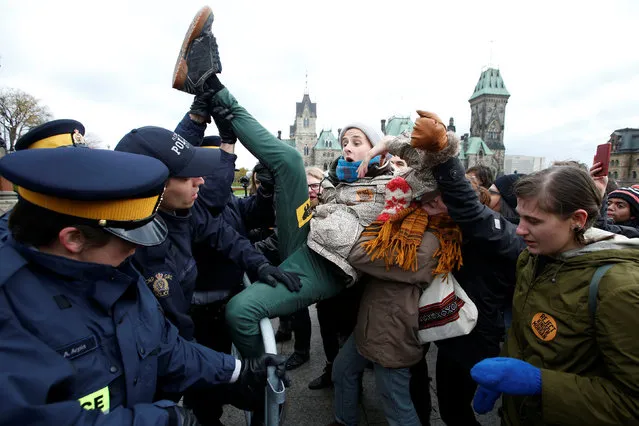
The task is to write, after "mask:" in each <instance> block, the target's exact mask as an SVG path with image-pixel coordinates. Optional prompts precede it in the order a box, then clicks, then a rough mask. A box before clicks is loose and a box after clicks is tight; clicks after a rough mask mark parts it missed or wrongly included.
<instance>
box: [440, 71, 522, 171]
mask: <svg viewBox="0 0 639 426" xmlns="http://www.w3.org/2000/svg"><path fill="white" fill-rule="evenodd" d="M508 98H510V93H508V90H506V85H505V84H504V80H503V79H502V77H501V73H500V72H499V70H498V69H495V68H487V69H486V70H484V71H482V73H481V75H480V76H479V81H478V82H477V85H475V90H474V91H473V94H472V95H471V97H470V99H468V102H469V103H470V135H467V134H465V135H463V136H462V137H461V140H462V146H461V152H460V154H459V158H460V159H461V160H462V161H463V162H464V165H465V166H466V168H468V167H471V166H473V165H476V164H484V165H487V166H489V167H491V168H492V169H493V170H494V171H495V176H500V175H502V174H503V173H504V156H505V152H506V147H505V145H504V129H505V123H506V104H507V103H508ZM451 125H452V126H453V129H454V122H453V121H452V118H451V124H450V125H449V129H450V126H451Z"/></svg>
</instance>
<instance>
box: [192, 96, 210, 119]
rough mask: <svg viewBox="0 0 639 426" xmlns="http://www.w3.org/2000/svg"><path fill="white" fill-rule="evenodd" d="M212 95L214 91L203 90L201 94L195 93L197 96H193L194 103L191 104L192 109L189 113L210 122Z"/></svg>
mask: <svg viewBox="0 0 639 426" xmlns="http://www.w3.org/2000/svg"><path fill="white" fill-rule="evenodd" d="M212 97H213V92H203V93H200V94H199V95H195V98H193V103H192V104H191V109H190V110H189V114H193V115H197V116H199V117H202V118H203V119H204V121H205V122H206V123H210V122H211V113H210V110H211V98H212Z"/></svg>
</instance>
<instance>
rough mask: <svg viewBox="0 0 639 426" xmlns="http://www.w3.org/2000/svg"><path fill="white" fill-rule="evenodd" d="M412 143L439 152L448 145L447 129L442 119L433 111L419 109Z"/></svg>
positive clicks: (420, 147) (411, 138) (412, 134)
mask: <svg viewBox="0 0 639 426" xmlns="http://www.w3.org/2000/svg"><path fill="white" fill-rule="evenodd" d="M417 114H419V117H418V118H417V120H415V126H414V127H413V133H411V137H410V144H411V145H412V146H414V147H415V148H419V149H424V150H426V151H429V152H439V151H441V150H442V149H444V148H446V145H448V136H447V135H446V133H447V129H446V126H445V125H444V123H443V122H442V120H441V119H440V118H439V117H438V116H437V114H434V113H432V112H426V111H422V110H417Z"/></svg>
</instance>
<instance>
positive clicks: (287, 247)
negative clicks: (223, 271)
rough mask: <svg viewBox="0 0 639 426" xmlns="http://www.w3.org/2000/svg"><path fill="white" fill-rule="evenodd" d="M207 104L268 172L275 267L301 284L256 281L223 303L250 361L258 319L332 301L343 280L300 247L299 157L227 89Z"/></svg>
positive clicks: (304, 211)
mask: <svg viewBox="0 0 639 426" xmlns="http://www.w3.org/2000/svg"><path fill="white" fill-rule="evenodd" d="M213 104H214V105H215V106H224V107H226V108H228V109H230V110H231V112H232V114H233V116H234V119H233V121H232V122H233V131H234V132H235V134H236V135H237V137H238V138H239V140H240V141H241V142H242V145H244V146H245V147H246V149H248V150H249V152H250V153H251V154H253V155H254V156H255V157H256V158H258V159H259V160H260V162H262V164H264V165H265V166H266V167H267V168H268V169H269V170H271V172H272V173H273V177H274V179H275V212H276V215H275V216H276V226H277V231H278V238H279V249H280V255H281V256H282V259H286V260H285V261H284V262H283V263H282V264H281V265H280V268H282V269H283V270H285V271H290V272H293V273H295V274H297V275H299V277H300V279H301V281H302V289H301V290H300V291H299V292H297V293H293V292H290V291H289V290H288V289H287V288H286V286H284V285H282V284H279V285H278V286H277V287H275V288H273V287H271V286H269V285H268V284H264V283H261V282H256V283H254V284H253V285H251V286H250V287H249V288H247V289H245V290H244V291H242V292H241V293H239V294H238V295H236V296H235V297H233V298H232V299H231V300H230V301H229V303H228V305H227V306H226V320H227V324H228V325H229V327H230V332H231V337H232V339H233V343H234V344H235V347H236V348H237V349H238V350H239V351H240V353H241V354H242V355H243V356H245V357H251V356H257V355H260V354H261V353H263V352H264V349H263V344H262V337H261V335H260V328H259V322H260V320H261V319H262V318H275V317H279V316H282V315H289V314H292V313H293V312H297V311H298V310H300V309H301V308H304V307H306V306H309V305H311V304H313V303H315V302H318V301H320V300H323V299H327V298H330V297H333V296H335V295H336V294H338V293H339V292H340V291H342V290H343V289H344V286H345V284H346V276H345V274H343V273H342V272H341V271H340V269H339V268H338V267H337V266H335V265H333V264H332V263H331V262H329V261H328V260H326V259H324V258H323V257H321V256H320V255H318V254H317V253H315V252H313V251H311V250H310V249H309V248H308V247H307V246H306V237H307V235H308V231H309V222H310V219H311V210H310V202H309V199H308V186H307V182H306V172H305V170H304V162H303V161H302V156H301V154H300V153H299V152H297V150H296V149H295V148H292V147H291V146H289V145H287V144H285V143H283V142H282V141H281V140H279V139H277V138H276V137H275V136H273V135H272V134H271V133H270V132H269V131H268V130H266V129H265V128H264V127H262V126H261V125H260V123H258V122H257V120H255V119H254V118H253V117H252V116H251V115H250V114H249V113H248V112H247V111H246V110H245V109H244V108H243V107H241V106H240V105H239V104H238V102H237V100H236V99H235V98H234V97H233V95H231V94H230V93H229V91H228V90H227V89H223V90H221V91H220V92H218V93H217V94H216V95H215V96H214V97H213Z"/></svg>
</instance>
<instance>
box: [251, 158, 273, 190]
mask: <svg viewBox="0 0 639 426" xmlns="http://www.w3.org/2000/svg"><path fill="white" fill-rule="evenodd" d="M253 173H255V179H256V180H258V181H259V182H260V186H261V187H262V189H263V191H264V194H266V195H272V194H273V190H274V189H275V179H274V178H273V174H272V173H271V171H270V170H269V169H267V168H266V166H265V165H263V164H262V163H257V165H256V166H255V167H254V168H253Z"/></svg>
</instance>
